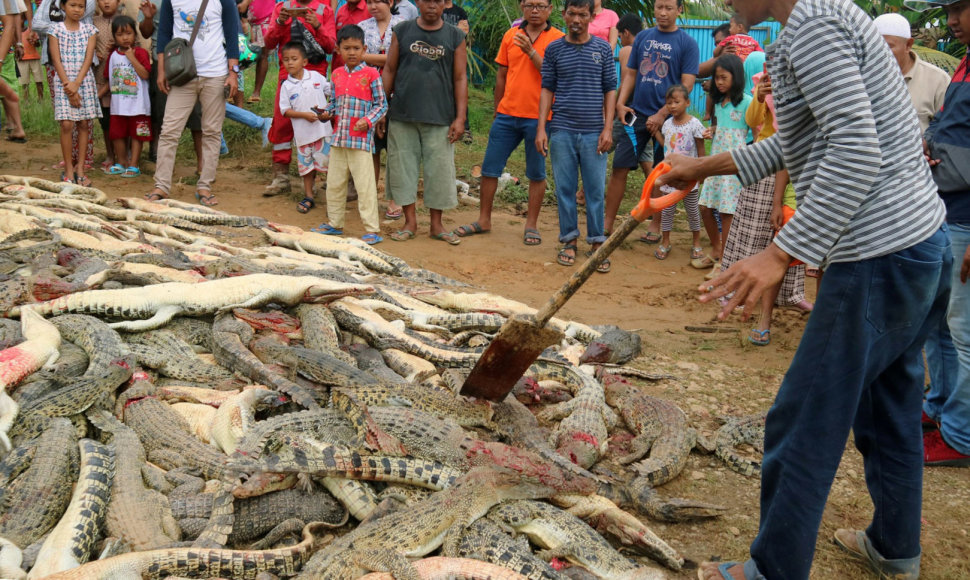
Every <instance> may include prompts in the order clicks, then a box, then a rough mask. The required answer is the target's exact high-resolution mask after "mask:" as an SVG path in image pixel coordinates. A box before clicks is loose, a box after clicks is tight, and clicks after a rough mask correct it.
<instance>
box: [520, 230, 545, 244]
mask: <svg viewBox="0 0 970 580" xmlns="http://www.w3.org/2000/svg"><path fill="white" fill-rule="evenodd" d="M522 243H523V244H525V245H527V246H538V245H539V244H541V243H542V235H540V234H539V230H535V229H532V228H525V234H523V236H522Z"/></svg>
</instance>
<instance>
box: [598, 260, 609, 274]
mask: <svg viewBox="0 0 970 580" xmlns="http://www.w3.org/2000/svg"><path fill="white" fill-rule="evenodd" d="M612 266H613V265H612V264H610V259H609V258H606V259H605V260H603V261H602V262H600V265H599V266H596V271H597V272H599V273H600V274H609V272H610V268H611V267H612Z"/></svg>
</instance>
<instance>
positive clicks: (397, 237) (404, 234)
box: [389, 230, 414, 242]
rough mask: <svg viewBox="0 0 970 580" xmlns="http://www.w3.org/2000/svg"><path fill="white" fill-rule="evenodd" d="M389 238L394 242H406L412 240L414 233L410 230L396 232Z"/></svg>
mask: <svg viewBox="0 0 970 580" xmlns="http://www.w3.org/2000/svg"><path fill="white" fill-rule="evenodd" d="M389 237H390V238H391V239H392V240H394V241H395V242H406V241H408V240H413V239H414V232H412V231H411V230H398V231H396V232H394V233H393V234H391V235H390V236H389Z"/></svg>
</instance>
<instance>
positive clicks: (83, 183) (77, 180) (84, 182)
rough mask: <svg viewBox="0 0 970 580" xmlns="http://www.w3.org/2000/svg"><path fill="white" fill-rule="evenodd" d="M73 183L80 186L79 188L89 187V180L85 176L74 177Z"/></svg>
mask: <svg viewBox="0 0 970 580" xmlns="http://www.w3.org/2000/svg"><path fill="white" fill-rule="evenodd" d="M74 183H76V184H78V185H80V186H81V187H91V178H90V177H88V176H87V175H75V176H74Z"/></svg>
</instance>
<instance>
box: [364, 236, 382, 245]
mask: <svg viewBox="0 0 970 580" xmlns="http://www.w3.org/2000/svg"><path fill="white" fill-rule="evenodd" d="M360 239H362V240H364V242H365V243H367V244H369V245H371V246H373V245H374V244H379V243H381V242H383V241H384V238H382V237H380V236H379V235H377V234H375V233H370V234H364V235H362V236H361V237H360Z"/></svg>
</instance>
